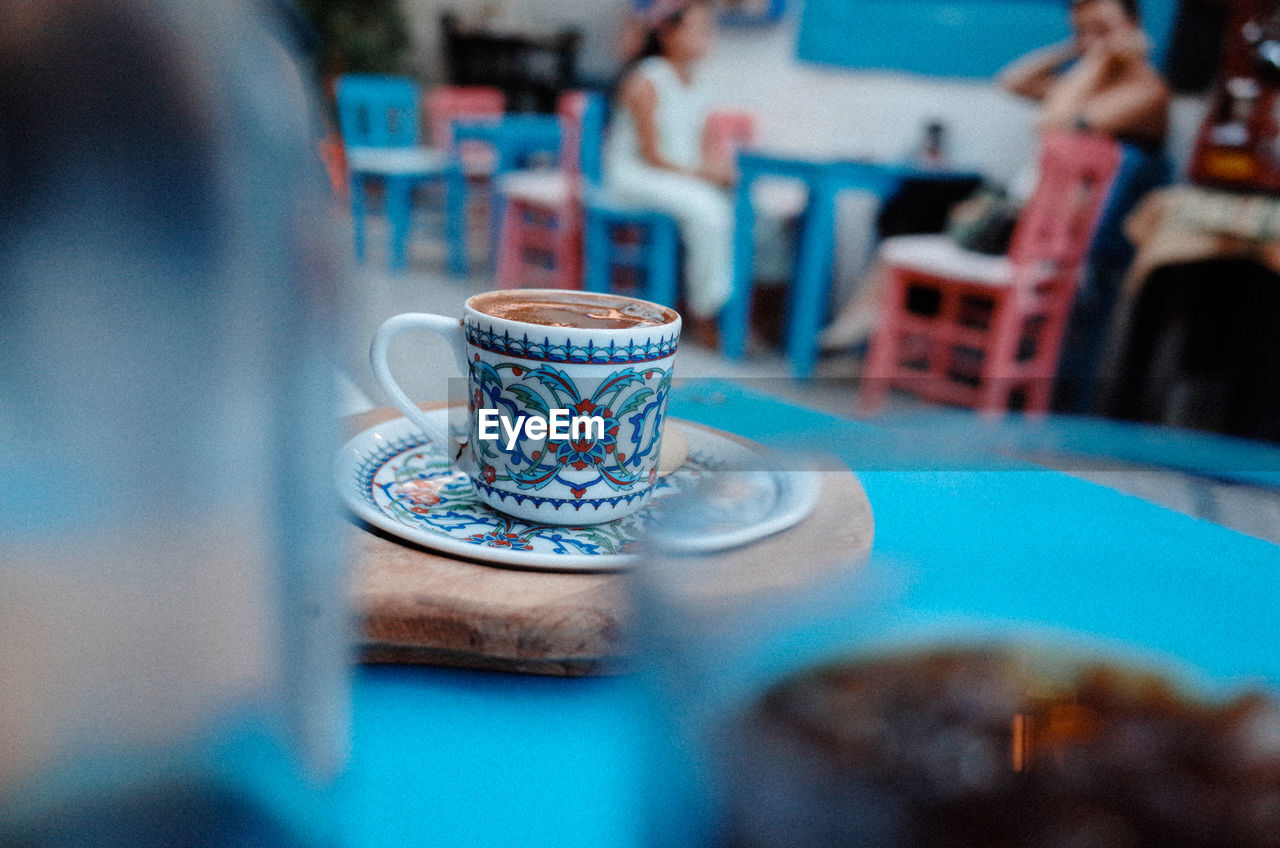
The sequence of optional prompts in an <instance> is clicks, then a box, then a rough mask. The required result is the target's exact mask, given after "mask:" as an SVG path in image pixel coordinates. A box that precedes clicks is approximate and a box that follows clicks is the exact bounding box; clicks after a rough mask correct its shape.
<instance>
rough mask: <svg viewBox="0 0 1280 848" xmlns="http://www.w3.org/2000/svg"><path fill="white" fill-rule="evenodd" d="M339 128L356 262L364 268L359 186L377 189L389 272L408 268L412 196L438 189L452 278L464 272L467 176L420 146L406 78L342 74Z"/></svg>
mask: <svg viewBox="0 0 1280 848" xmlns="http://www.w3.org/2000/svg"><path fill="white" fill-rule="evenodd" d="M336 93H337V99H338V125H339V128H340V129H341V131H342V140H343V144H344V145H345V147H346V153H347V170H348V173H349V175H350V185H351V217H352V223H353V226H354V230H355V249H356V259H357V260H359V261H361V262H363V261H364V255H365V251H364V242H365V207H366V197H365V184H366V182H367V181H370V180H377V181H380V182H382V184H383V186H384V191H385V205H386V212H387V218H388V220H389V222H390V225H391V232H390V262H389V264H390V266H391V267H392V268H394V269H397V270H401V269H404V268H405V267H406V266H407V264H408V239H409V232H410V229H411V224H412V215H413V190H414V188H416V187H417V186H420V185H423V184H429V183H436V184H441V185H443V188H444V207H445V208H444V230H445V233H444V234H445V240H446V243H447V246H448V265H449V271H450V273H452V274H457V275H462V274H466V273H467V244H466V228H467V209H466V190H467V186H466V175H465V174H464V172H463V169H462V164H461V162H460V161H459V160H458V158H457V157H456V156H454V155H451V154H450V153H448V152H447V151H443V150H433V149H431V148H428V147H423V146H421V145H419V144H418V126H419V103H420V95H419V92H418V86H417V84H416V83H414V82H413V80H410V79H407V78H404V77H393V76H383V75H378V74H344V75H342V76H341V77H339V78H338V83H337V87H336Z"/></svg>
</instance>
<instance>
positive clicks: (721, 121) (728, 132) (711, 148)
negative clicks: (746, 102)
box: [703, 109, 756, 168]
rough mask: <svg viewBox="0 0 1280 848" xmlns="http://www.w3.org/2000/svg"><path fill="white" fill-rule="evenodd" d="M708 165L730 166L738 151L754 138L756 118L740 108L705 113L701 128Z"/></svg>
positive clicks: (752, 141) (749, 144) (753, 140)
mask: <svg viewBox="0 0 1280 848" xmlns="http://www.w3.org/2000/svg"><path fill="white" fill-rule="evenodd" d="M703 134H704V136H705V138H706V149H707V156H708V159H709V161H708V162H707V164H708V165H711V166H713V167H718V168H730V167H732V166H733V163H734V160H735V159H736V158H737V156H738V151H739V150H742V149H743V148H746V147H750V146H751V145H752V144H753V143H754V142H755V138H756V118H755V115H752V114H751V113H750V112H745V111H742V110H740V109H716V110H715V111H713V112H712V113H711V114H709V115H707V124H706V127H705V128H704V129H703Z"/></svg>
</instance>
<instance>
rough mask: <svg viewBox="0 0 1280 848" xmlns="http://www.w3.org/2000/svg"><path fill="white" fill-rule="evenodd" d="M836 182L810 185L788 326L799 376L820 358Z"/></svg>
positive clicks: (792, 360) (791, 358)
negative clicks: (819, 338)
mask: <svg viewBox="0 0 1280 848" xmlns="http://www.w3.org/2000/svg"><path fill="white" fill-rule="evenodd" d="M835 196H836V185H835V183H834V182H833V181H832V180H830V179H825V178H824V179H817V180H814V181H813V184H812V185H811V186H810V188H809V208H808V211H807V214H806V216H805V221H804V230H803V232H802V233H801V237H800V255H799V256H798V257H797V258H796V273H795V280H794V282H793V283H792V285H793V287H794V288H793V290H792V293H791V315H790V318H789V320H788V327H787V360H788V361H789V362H790V363H791V373H792V375H793V376H795V377H801V378H803V377H808V376H810V375H811V374H812V373H813V366H814V362H815V361H816V360H817V355H818V348H817V344H818V342H817V339H818V330H819V329H820V326H821V323H822V317H823V314H822V313H823V306H824V305H825V302H826V295H827V289H828V285H827V284H828V282H829V278H830V274H831V257H832V252H833V247H834V243H835V200H836V198H835Z"/></svg>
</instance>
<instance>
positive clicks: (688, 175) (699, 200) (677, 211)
mask: <svg viewBox="0 0 1280 848" xmlns="http://www.w3.org/2000/svg"><path fill="white" fill-rule="evenodd" d="M646 20H647V23H648V28H647V32H646V34H645V39H644V42H643V45H642V47H641V52H640V55H639V58H638V59H636V60H635V62H634V64H633V65H632V66H631V67H630V68H628V69H627V70H626V71H625V72H624V76H623V80H622V83H621V85H620V87H619V91H618V98H617V100H618V102H617V108H616V111H615V112H614V117H613V123H612V126H611V127H610V134H609V141H608V147H607V152H606V155H605V180H606V183H607V184H608V186H609V187H610V189H611V190H612V191H614V192H616V193H617V195H618V197H619V198H621V199H624V200H628V201H631V202H634V203H639V204H642V205H644V206H646V207H649V208H653V209H656V210H660V211H663V212H666V213H668V214H670V215H671V216H672V217H674V218H675V219H676V220H677V221H678V222H679V224H680V234H681V237H682V238H683V240H684V242H685V246H686V255H685V264H684V271H685V286H686V290H685V291H686V299H687V301H688V309H689V312H690V313H691V317H692V318H693V319H694V324H693V329H694V331H695V334H697V335H699V336H700V337H701V338H702V339H703V340H704V341H708V340H711V339H713V338H714V325H713V324H712V322H711V321H710V319H713V318H715V316H716V314H717V313H718V312H719V311H720V307H722V306H723V305H724V304H725V302H726V301H727V300H728V298H729V292H730V289H731V287H732V284H733V260H732V256H731V253H732V240H733V210H732V208H731V206H730V203H729V199H728V196H727V195H726V194H725V192H724V191H723V189H724V188H725V187H727V186H728V185H729V184H730V183H731V182H732V174H731V173H730V172H729V171H728V169H726V168H720V167H716V166H714V165H712V164H711V162H712V161H713V157H710V156H708V151H707V150H706V149H705V144H704V142H705V139H706V133H705V128H706V118H707V112H708V110H709V106H710V100H709V98H708V94H707V92H706V90H705V89H704V88H703V87H702V86H701V85H700V84H699V83H698V81H697V79H696V76H695V73H696V66H697V63H698V61H699V60H700V59H702V58H703V56H705V55H706V53H707V51H708V50H710V48H711V43H712V37H713V34H714V31H715V16H714V12H713V10H712V8H711V4H710V3H708V2H706V0H658V2H655V3H654V4H653V5H652V6H651V7H650V8H649V10H648V12H647V13H646Z"/></svg>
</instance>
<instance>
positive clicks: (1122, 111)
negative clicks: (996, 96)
mask: <svg viewBox="0 0 1280 848" xmlns="http://www.w3.org/2000/svg"><path fill="white" fill-rule="evenodd" d="M1071 24H1072V29H1073V31H1074V33H1075V35H1074V37H1073V38H1072V39H1071V40H1070V41H1069V42H1067V43H1066V44H1061V45H1055V46H1052V47H1048V48H1045V49H1043V50H1038V51H1036V52H1035V53H1032V54H1030V55H1028V56H1026V57H1024V58H1022V59H1020V60H1018V61H1017V62H1014V63H1013V64H1012V65H1010V66H1009V67H1008V68H1006V69H1005V70H1004V72H1002V73H1001V75H1000V83H1001V85H1002V86H1003V87H1004V88H1005V89H1006V90H1008V91H1010V92H1012V93H1014V94H1017V95H1020V96H1023V97H1028V98H1031V99H1033V100H1037V101H1039V102H1040V104H1041V107H1040V116H1039V119H1038V121H1037V126H1038V127H1039V128H1040V129H1041V130H1077V131H1083V132H1099V133H1104V134H1106V135H1110V136H1112V137H1113V138H1115V139H1116V140H1117V141H1121V142H1124V143H1126V144H1127V145H1129V146H1130V151H1129V152H1130V156H1128V157H1126V158H1127V160H1128V161H1126V163H1125V164H1124V165H1123V171H1122V173H1121V174H1119V175H1117V179H1116V183H1115V185H1114V186H1113V187H1112V196H1111V201H1110V202H1109V203H1108V205H1107V208H1106V210H1105V212H1104V216H1103V219H1102V221H1101V222H1099V226H1098V233H1097V235H1096V236H1095V238H1094V241H1093V246H1092V249H1091V250H1090V255H1089V264H1088V266H1087V268H1086V271H1085V274H1084V278H1083V279H1082V280H1081V285H1080V289H1079V291H1078V292H1077V293H1076V300H1075V304H1074V305H1073V308H1072V312H1071V319H1070V323H1069V324H1068V327H1067V334H1066V338H1065V340H1064V342H1063V347H1062V360H1061V363H1060V365H1059V369H1058V370H1059V378H1058V381H1057V388H1056V396H1055V398H1054V407H1055V408H1056V409H1058V410H1060V411H1070V412H1087V411H1089V410H1090V409H1091V408H1092V406H1093V403H1094V400H1095V395H1096V386H1097V380H1098V374H1097V371H1098V369H1099V367H1100V365H1101V359H1102V354H1103V350H1104V348H1105V346H1106V339H1107V333H1108V329H1109V326H1110V323H1111V313H1112V311H1113V309H1114V307H1115V304H1116V299H1117V297H1118V295H1119V291H1120V287H1121V284H1122V282H1123V279H1124V274H1125V271H1126V269H1127V268H1128V265H1129V261H1130V259H1131V258H1132V248H1131V247H1130V245H1129V243H1128V241H1127V240H1126V239H1125V238H1124V235H1123V233H1122V231H1121V226H1122V224H1123V222H1124V219H1125V217H1126V216H1127V215H1128V213H1129V212H1130V211H1131V210H1132V209H1133V207H1134V206H1135V205H1136V204H1137V201H1138V200H1139V199H1141V197H1142V196H1143V195H1144V194H1146V192H1147V191H1149V190H1151V189H1153V188H1156V187H1158V186H1159V185H1161V184H1163V183H1165V182H1167V181H1168V177H1169V171H1170V168H1169V164H1168V161H1167V160H1166V159H1165V157H1164V154H1163V148H1164V141H1165V135H1166V134H1167V132H1168V124H1169V99H1170V98H1169V89H1168V87H1167V86H1166V85H1165V82H1164V80H1163V79H1161V77H1160V73H1159V72H1158V71H1157V70H1156V68H1155V66H1154V65H1152V63H1151V59H1150V57H1149V45H1148V42H1147V38H1146V35H1145V34H1144V33H1143V31H1142V27H1141V23H1140V20H1139V12H1138V6H1137V0H1074V2H1073V3H1072V5H1071Z"/></svg>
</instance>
